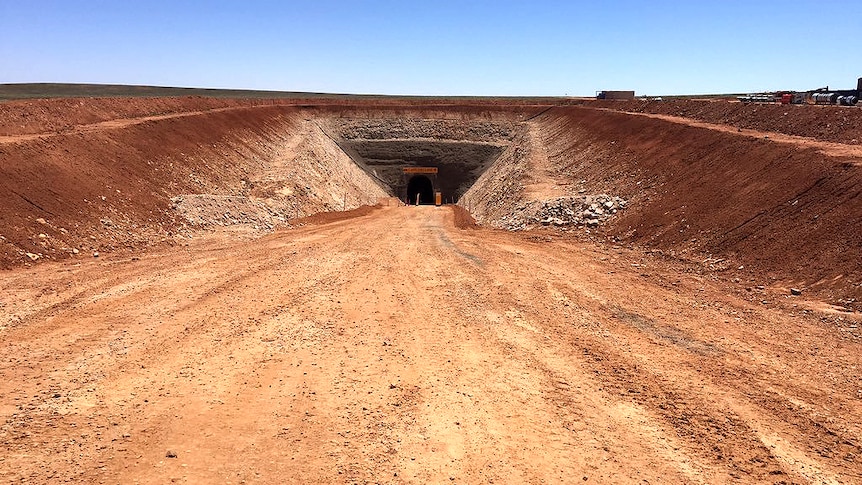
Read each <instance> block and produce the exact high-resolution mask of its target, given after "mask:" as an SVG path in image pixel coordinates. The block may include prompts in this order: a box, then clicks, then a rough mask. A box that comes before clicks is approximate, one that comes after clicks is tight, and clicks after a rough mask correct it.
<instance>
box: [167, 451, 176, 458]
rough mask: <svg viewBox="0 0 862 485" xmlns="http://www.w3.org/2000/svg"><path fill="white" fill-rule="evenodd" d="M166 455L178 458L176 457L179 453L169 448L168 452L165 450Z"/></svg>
mask: <svg viewBox="0 0 862 485" xmlns="http://www.w3.org/2000/svg"><path fill="white" fill-rule="evenodd" d="M165 456H166V457H168V458H176V457H177V454H176V452H174V451H171V450H168V451H166V452H165Z"/></svg>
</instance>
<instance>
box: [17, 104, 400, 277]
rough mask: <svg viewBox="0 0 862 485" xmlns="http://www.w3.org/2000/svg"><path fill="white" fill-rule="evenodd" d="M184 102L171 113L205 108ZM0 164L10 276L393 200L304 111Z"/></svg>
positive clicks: (177, 122) (256, 115) (162, 125)
mask: <svg viewBox="0 0 862 485" xmlns="http://www.w3.org/2000/svg"><path fill="white" fill-rule="evenodd" d="M116 101H117V100H113V99H111V100H101V101H99V100H91V101H90V102H91V103H92V104H93V105H94V106H97V107H98V108H95V109H94V114H93V115H92V119H103V118H104V117H105V116H107V114H106V113H109V112H111V110H112V109H113V108H115V107H118V106H120V105H118V104H115V102H116ZM135 101H137V102H141V103H142V104H141V106H140V107H138V108H129V109H130V110H132V111H134V114H135V115H138V114H141V113H144V112H150V113H151V112H154V111H157V110H159V109H161V108H162V107H163V105H162V104H161V101H159V102H156V103H154V105H152V106H150V105H148V104H146V100H135ZM176 101H177V100H169V101H168V102H167V104H168V105H171V103H172V102H176ZM181 101H182V102H180V104H179V105H171V106H173V107H174V108H175V109H177V110H182V109H191V108H194V109H197V108H200V107H201V106H198V105H195V104H194V102H193V101H194V100H181ZM67 102H70V101H69V100H52V101H46V102H45V103H46V106H43V108H44V109H46V110H47V111H48V112H51V110H52V109H53V108H54V107H55V106H57V103H59V106H61V107H68V105H67V104H65V103H67ZM101 102H104V105H103V104H100V103H101ZM208 102H209V101H206V102H204V103H203V105H204V107H207V106H209V105H208V104H207V103H208ZM219 102H220V101H219ZM28 103H37V102H28ZM182 103H191V104H190V105H184V104H182ZM10 104H13V103H10ZM37 104H38V103H37ZM84 106H85V107H86V106H87V104H85V105H84ZM4 107H6V108H8V105H4ZM128 112H130V111H128V110H127V111H125V112H124V113H128ZM64 113H66V111H65V108H61V109H59V111H58V112H57V113H55V115H54V116H57V117H58V119H62V118H63V114H64ZM82 118H86V119H87V121H91V118H88V117H86V116H83V115H82ZM43 128H44V126H43ZM0 157H2V160H3V164H2V165H0V171H2V176H0V200H2V204H0V267H4V268H8V267H11V266H12V265H14V264H21V263H27V264H29V263H32V262H33V261H37V260H38V261H41V260H46V259H62V258H65V257H70V256H75V257H81V255H84V254H87V255H89V254H92V253H95V252H102V253H103V252H105V251H112V250H118V249H126V250H136V249H140V248H144V247H148V246H151V245H153V244H161V243H165V242H171V241H172V239H173V238H175V237H177V235H178V234H179V235H182V236H184V237H188V236H190V235H191V232H190V231H191V229H192V228H194V227H198V226H207V225H210V226H212V225H223V224H225V223H228V224H234V223H239V224H249V225H258V227H261V226H264V227H267V228H268V227H271V226H274V225H275V221H276V220H277V221H279V222H283V221H284V220H287V219H290V218H296V217H303V216H307V215H310V214H313V213H315V212H319V211H327V210H343V209H351V208H354V207H358V206H360V205H363V204H369V203H375V202H376V201H377V200H378V199H379V198H380V197H383V196H385V195H386V193H385V192H384V191H383V189H382V188H380V186H379V185H377V184H376V183H375V182H374V181H372V180H371V179H370V178H369V177H367V175H366V174H365V173H364V172H363V171H362V170H360V169H359V168H358V167H356V166H355V165H353V164H352V163H351V162H350V159H349V158H348V157H347V156H346V155H344V154H343V153H342V152H341V151H340V150H339V149H338V148H337V146H336V145H335V144H334V143H333V142H332V141H331V140H329V139H328V138H327V137H326V136H325V135H324V134H323V133H322V132H321V131H320V130H319V128H316V127H314V126H310V125H309V124H308V123H306V122H305V121H304V120H303V118H302V115H301V114H300V111H299V110H298V109H296V108H290V107H283V106H267V105H262V106H255V107H237V108H228V109H220V110H213V111H208V112H207V111H204V112H201V111H190V112H186V113H184V116H177V117H168V118H162V119H158V120H152V121H146V122H143V123H117V124H112V125H110V126H104V127H100V128H99V129H90V130H87V131H83V132H74V133H67V134H56V135H51V136H47V137H36V138H28V139H26V140H24V141H15V140H5V141H4V142H3V143H2V144H0ZM178 196H179V197H180V198H179V199H177V198H176V197H178ZM203 196H205V197H203ZM231 197H233V199H232V198H231ZM240 201H244V202H242V203H240ZM226 203H227V204H230V205H232V206H233V207H234V208H235V209H236V210H235V211H232V212H235V213H236V214H235V216H230V214H229V215H228V217H227V218H225V216H224V214H225V213H226V211H225V210H224V209H225V208H224V204H226ZM238 204H239V205H238ZM243 204H245V205H244V206H242V205H243ZM191 205H194V207H191ZM241 206H242V207H241ZM227 212H231V211H227ZM242 212H245V214H242ZM252 213H254V214H258V216H254V217H252V216H251V214H252Z"/></svg>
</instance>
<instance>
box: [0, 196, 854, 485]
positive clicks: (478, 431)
mask: <svg viewBox="0 0 862 485" xmlns="http://www.w3.org/2000/svg"><path fill="white" fill-rule="evenodd" d="M452 220H453V216H452V212H451V211H450V210H449V209H448V208H434V207H419V208H416V207H384V208H381V209H379V210H376V211H373V212H372V213H371V214H368V215H365V216H362V217H358V218H354V219H349V220H344V221H339V222H334V223H329V224H325V225H309V226H305V227H300V228H296V229H291V230H287V231H282V232H277V233H274V234H271V235H268V236H265V237H263V238H262V239H258V240H249V239H242V238H238V237H235V236H232V235H231V234H230V233H223V234H221V235H216V236H210V237H206V238H201V239H195V240H192V241H190V242H188V243H187V244H188V245H181V246H178V247H175V248H173V249H171V250H165V251H161V252H152V253H147V254H143V255H141V256H140V258H139V259H138V258H134V259H130V258H128V257H126V258H125V259H124V258H123V257H122V256H120V255H115V256H110V257H108V258H104V257H103V258H98V259H92V258H88V259H87V261H84V262H82V263H80V264H75V262H74V261H70V262H65V263H51V264H44V265H40V266H37V267H34V268H22V269H18V270H13V271H8V272H4V273H2V274H0V289H2V293H0V316H2V320H0V325H3V327H0V337H2V338H0V481H2V482H4V483H8V482H15V483H17V482H19V481H22V482H27V483H58V482H63V481H76V482H92V483H168V482H171V481H174V482H178V483H653V484H654V483H737V482H738V483H860V482H862V443H860V441H859V436H862V380H860V377H859V368H860V364H862V341H860V339H859V335H860V334H859V331H858V328H855V326H856V324H855V323H852V322H850V321H847V322H846V326H845V327H841V326H835V325H833V324H831V323H828V324H827V323H824V322H821V320H820V319H819V316H820V315H819V314H817V313H808V312H807V311H806V312H804V311H803V308H804V307H805V306H806V303H805V302H804V301H803V298H804V297H797V298H799V300H793V299H790V298H789V297H785V296H783V295H777V294H773V295H766V294H764V295H763V296H762V298H763V301H764V302H766V303H765V304H761V303H758V304H757V305H756V306H755V305H753V304H751V303H748V302H747V301H746V300H743V299H741V298H738V297H736V296H733V293H731V292H729V291H728V289H727V288H724V287H721V286H720V285H719V284H718V283H715V282H712V281H711V280H710V279H709V278H707V277H706V276H703V275H699V274H697V273H691V272H685V271H683V269H684V268H677V267H674V266H673V265H672V264H670V263H665V262H662V261H659V260H657V259H652V258H651V257H650V256H647V255H643V254H639V253H636V252H634V251H630V250H628V249H625V248H618V247H613V246H603V247H597V246H593V245H590V244H588V243H584V242H577V241H571V240H570V241H563V240H554V241H547V240H546V238H547V237H548V236H542V235H534V236H530V235H529V234H520V235H518V234H510V233H504V232H494V231H487V230H460V229H457V228H455V227H454V226H453V223H452ZM754 291H757V290H754ZM794 305H797V306H794ZM167 455H175V456H167Z"/></svg>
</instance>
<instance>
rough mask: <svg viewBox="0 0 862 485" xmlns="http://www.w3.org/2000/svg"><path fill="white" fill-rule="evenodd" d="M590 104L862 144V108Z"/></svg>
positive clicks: (720, 103)
mask: <svg viewBox="0 0 862 485" xmlns="http://www.w3.org/2000/svg"><path fill="white" fill-rule="evenodd" d="M587 105H588V106H598V107H604V108H608V109H613V110H618V111H630V112H634V113H652V114H660V115H668V116H679V117H683V118H691V119H694V120H699V121H704V122H707V123H715V124H721V125H728V126H733V127H735V128H746V129H752V130H758V131H767V132H769V131H772V132H777V133H784V134H787V135H794V136H804V137H809V138H814V139H816V140H822V141H829V142H837V143H846V144H850V145H859V144H862V109H859V108H858V107H840V106H814V105H778V104H755V103H752V104H746V103H740V102H736V101H727V100H715V101H706V100H668V101H625V102H617V101H614V102H611V101H595V102H590V103H588V104H587Z"/></svg>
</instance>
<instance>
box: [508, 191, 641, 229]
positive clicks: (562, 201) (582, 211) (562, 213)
mask: <svg viewBox="0 0 862 485" xmlns="http://www.w3.org/2000/svg"><path fill="white" fill-rule="evenodd" d="M625 207H626V201H625V200H624V199H622V198H620V197H615V196H610V195H606V194H599V195H579V196H575V197H559V198H556V199H550V200H542V201H534V202H529V203H526V204H521V205H519V206H518V207H516V208H515V210H514V211H513V212H512V213H511V214H509V215H507V216H504V217H503V218H502V219H501V221H500V222H501V226H502V227H503V228H505V229H508V230H510V231H519V230H523V229H527V228H529V227H531V226H535V225H538V224H541V225H545V226H557V227H562V226H586V227H597V226H599V225H600V224H601V223H603V222H605V221H606V220H608V219H610V218H611V217H613V215H614V214H616V213H617V212H618V211H620V210H622V209H625Z"/></svg>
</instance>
